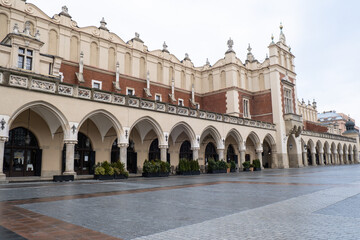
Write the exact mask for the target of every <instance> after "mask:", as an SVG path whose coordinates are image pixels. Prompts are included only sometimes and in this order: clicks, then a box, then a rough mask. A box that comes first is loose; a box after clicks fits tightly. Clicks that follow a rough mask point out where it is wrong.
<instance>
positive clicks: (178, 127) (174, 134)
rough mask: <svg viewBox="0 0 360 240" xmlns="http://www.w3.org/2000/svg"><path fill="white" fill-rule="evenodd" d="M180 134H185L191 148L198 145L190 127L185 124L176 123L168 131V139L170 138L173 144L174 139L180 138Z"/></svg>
mask: <svg viewBox="0 0 360 240" xmlns="http://www.w3.org/2000/svg"><path fill="white" fill-rule="evenodd" d="M182 132H185V134H186V135H187V136H188V138H189V140H190V143H191V147H195V146H198V145H199V143H197V140H196V135H195V132H194V130H193V129H192V127H191V126H190V125H189V124H188V123H186V122H178V123H176V124H175V125H174V126H173V127H172V128H171V130H170V133H169V137H171V138H172V140H173V142H175V141H176V139H177V138H178V137H179V136H180V134H181V133H182Z"/></svg>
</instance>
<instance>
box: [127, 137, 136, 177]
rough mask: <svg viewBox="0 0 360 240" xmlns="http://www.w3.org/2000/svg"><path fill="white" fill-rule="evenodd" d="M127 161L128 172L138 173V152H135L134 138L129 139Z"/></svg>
mask: <svg viewBox="0 0 360 240" xmlns="http://www.w3.org/2000/svg"><path fill="white" fill-rule="evenodd" d="M126 161H127V163H126V165H127V170H128V172H129V173H137V153H136V152H135V144H134V142H133V141H132V140H130V141H129V146H128V148H127V159H126Z"/></svg>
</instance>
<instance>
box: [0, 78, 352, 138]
mask: <svg viewBox="0 0 360 240" xmlns="http://www.w3.org/2000/svg"><path fill="white" fill-rule="evenodd" d="M4 76H5V75H3V73H0V80H1V81H0V83H2V84H5V85H8V86H13V87H22V88H28V89H29V90H30V91H41V92H44V93H48V94H57V95H61V96H68V97H74V98H81V99H87V100H92V101H96V102H103V103H109V104H116V105H122V106H129V107H135V108H142V109H146V110H150V111H157V112H164V113H170V114H176V115H180V116H188V117H194V118H201V119H207V120H211V121H217V122H226V123H230V124H237V125H243V126H252V127H257V128H264V129H269V130H275V124H271V123H266V122H260V121H255V120H250V119H244V118H239V117H234V116H230V115H226V114H220V113H214V112H207V111H204V110H198V109H192V108H188V107H184V106H178V105H173V104H169V103H161V102H155V101H152V100H148V99H141V98H137V97H134V96H125V95H121V94H117V93H111V92H106V91H101V90H98V89H96V90H95V89H90V88H85V87H80V86H77V85H70V84H66V83H59V82H54V80H53V79H52V80H45V79H41V80H40V79H31V77H30V78H27V77H24V76H18V75H15V74H11V75H10V77H9V81H8V84H7V83H6V81H5V79H4ZM39 78H40V77H39ZM28 86H30V87H28ZM346 139H348V138H346Z"/></svg>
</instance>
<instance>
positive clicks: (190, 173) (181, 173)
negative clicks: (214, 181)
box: [178, 171, 200, 176]
mask: <svg viewBox="0 0 360 240" xmlns="http://www.w3.org/2000/svg"><path fill="white" fill-rule="evenodd" d="M178 175H184V176H187V175H200V171H188V172H179V173H178Z"/></svg>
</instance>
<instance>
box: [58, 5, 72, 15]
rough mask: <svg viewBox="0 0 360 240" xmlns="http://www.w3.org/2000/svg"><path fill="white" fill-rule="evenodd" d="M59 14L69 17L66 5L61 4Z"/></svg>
mask: <svg viewBox="0 0 360 240" xmlns="http://www.w3.org/2000/svg"><path fill="white" fill-rule="evenodd" d="M59 15H63V16H65V17H69V18H71V16H70V14H69V9H68V7H67V6H62V8H61V12H60V13H59Z"/></svg>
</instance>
